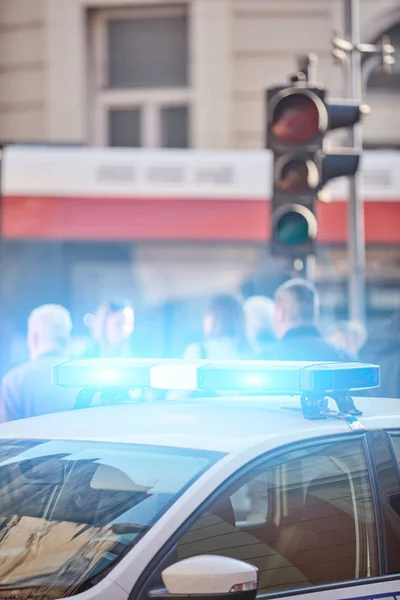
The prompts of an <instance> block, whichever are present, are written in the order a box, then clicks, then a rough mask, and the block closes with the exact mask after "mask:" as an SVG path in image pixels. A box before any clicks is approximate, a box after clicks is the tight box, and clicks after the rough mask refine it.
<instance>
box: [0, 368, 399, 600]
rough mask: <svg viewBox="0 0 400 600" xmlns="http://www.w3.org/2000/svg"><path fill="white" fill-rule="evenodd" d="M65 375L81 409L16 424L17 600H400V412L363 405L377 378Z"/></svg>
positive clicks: (5, 457)
mask: <svg viewBox="0 0 400 600" xmlns="http://www.w3.org/2000/svg"><path fill="white" fill-rule="evenodd" d="M54 381H55V383H56V384H58V385H62V386H69V387H74V388H77V392H78V394H77V407H81V408H80V409H77V410H74V411H70V412H68V413H59V414H53V415H47V416H42V417H37V418H35V419H27V420H22V421H19V422H10V423H6V424H4V425H2V426H1V427H0V599H1V598H7V599H12V598H19V599H20V598H29V599H32V598H41V599H46V600H47V599H49V600H52V599H55V598H65V597H75V596H76V597H79V598H82V600H83V599H85V598H87V599H104V600H105V599H107V600H110V599H113V600H127V599H130V600H152V599H154V600H155V599H164V600H174V599H180V600H185V599H189V598H191V599H193V598H199V599H202V600H207V599H209V600H211V599H212V600H253V599H254V598H272V597H273V598H292V597H293V598H294V597H296V598H297V599H307V600H314V599H317V598H318V600H325V599H326V600H330V599H335V600H336V599H347V598H349V599H350V598H365V599H367V598H368V599H372V598H396V597H398V596H400V580H399V573H400V467H399V464H400V405H399V401H397V400H387V399H377V398H372V397H370V398H363V397H362V396H361V394H360V390H365V389H369V388H374V387H377V386H379V369H378V367H376V366H373V365H362V364H356V363H352V364H340V363H322V364H314V363H285V362H283V363H270V362H218V361H217V362H205V361H199V362H196V363H187V362H184V361H156V360H105V361H102V360H96V361H92V360H88V361H73V362H69V363H65V364H62V365H59V366H58V367H56V368H55V372H54ZM138 389H141V390H150V391H151V390H158V392H159V391H160V390H172V389H173V390H181V391H183V392H184V391H188V390H192V391H194V392H195V393H194V394H187V395H186V397H184V398H182V399H180V400H170V399H169V396H168V395H163V394H161V395H160V393H158V395H157V394H156V395H155V396H154V397H153V398H152V397H151V395H150V399H144V400H143V396H139V400H135V395H134V394H133V395H132V393H131V392H130V390H138ZM218 390H223V392H220V393H218ZM227 390H230V394H231V395H229V394H228V393H227ZM84 406H86V408H83V407H84Z"/></svg>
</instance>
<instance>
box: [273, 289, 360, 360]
mask: <svg viewBox="0 0 400 600" xmlns="http://www.w3.org/2000/svg"><path fill="white" fill-rule="evenodd" d="M318 316H319V296H318V292H317V290H316V288H315V287H314V286H313V285H312V284H311V283H309V282H308V281H305V280H303V279H291V280H290V281H287V282H286V283H284V284H283V285H281V286H280V287H279V288H278V290H277V292H276V295H275V315H274V327H275V331H276V334H277V337H278V339H279V340H280V342H279V344H277V348H276V352H275V357H274V358H276V359H277V360H296V361H300V360H301V361H320V362H330V361H350V360H351V358H350V356H348V355H347V354H346V353H345V352H343V351H341V350H338V349H336V348H335V347H334V346H332V345H331V344H329V343H328V342H326V341H325V340H324V339H323V337H322V336H321V334H320V332H319V330H318V328H317V326H316V322H317V319H318Z"/></svg>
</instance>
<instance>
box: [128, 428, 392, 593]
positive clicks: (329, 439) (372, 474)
mask: <svg viewBox="0 0 400 600" xmlns="http://www.w3.org/2000/svg"><path fill="white" fill-rule="evenodd" d="M368 433H369V432H368V431H367V430H364V431H357V432H349V433H347V434H339V435H337V434H335V435H329V436H323V437H318V438H310V439H307V440H302V441H300V442H294V443H290V444H286V445H283V446H280V447H279V448H275V449H273V450H270V451H268V452H266V453H264V454H262V455H260V456H258V457H257V458H255V459H253V460H252V461H250V462H248V463H246V464H245V465H243V466H242V467H241V468H240V469H238V470H237V471H236V472H235V473H234V474H232V475H230V476H229V477H228V478H227V479H226V480H225V481H224V482H223V483H222V484H221V485H220V486H218V488H216V489H215V490H214V491H213V492H212V493H211V494H210V495H209V496H208V498H207V499H206V500H205V501H204V502H202V503H201V504H200V505H199V506H197V507H196V509H195V510H194V511H193V513H192V514H191V515H190V517H189V518H188V519H186V520H185V522H184V523H182V524H181V525H180V526H179V527H178V528H177V530H176V531H175V532H174V534H173V535H172V536H171V537H170V539H169V540H168V541H167V542H166V543H165V544H164V545H163V547H162V549H161V550H159V551H158V552H157V553H156V555H155V556H154V557H153V559H152V560H151V561H150V562H149V564H148V565H147V567H146V568H145V569H144V571H143V572H142V573H141V575H140V576H139V578H138V580H137V581H136V583H135V585H134V587H133V589H132V591H131V593H130V594H129V600H148V598H149V595H148V592H149V591H150V590H152V589H155V587H156V585H155V583H152V580H153V581H154V580H155V579H156V577H159V578H160V574H161V572H162V570H163V569H164V568H166V567H167V566H169V565H170V564H171V556H172V555H173V554H174V549H175V547H176V542H177V540H178V539H179V538H180V537H181V536H182V535H183V534H184V533H185V532H186V531H187V530H188V529H189V528H190V527H191V526H192V524H193V523H195V521H196V520H197V519H198V518H199V517H200V516H201V514H202V513H204V512H205V511H206V510H207V508H208V507H209V506H211V505H212V504H213V503H214V502H215V500H217V499H218V497H219V496H220V495H222V494H223V493H224V492H226V491H227V490H228V489H229V488H230V487H231V486H232V485H234V484H235V483H236V482H237V481H238V480H240V479H241V478H243V477H244V476H245V475H246V474H247V473H249V472H250V471H252V470H254V469H256V468H258V467H260V466H261V465H263V464H264V463H266V462H267V461H270V460H274V459H279V457H280V456H283V455H285V454H287V453H288V452H291V451H296V450H304V449H307V448H310V447H313V446H322V445H324V444H329V443H340V442H341V441H353V440H354V441H356V440H361V442H362V447H363V451H364V457H365V463H366V469H367V473H368V474H369V481H370V487H371V502H372V509H373V513H374V516H375V519H376V523H377V524H378V523H379V518H380V514H381V512H382V507H381V501H380V494H379V488H378V480H377V474H376V471H375V468H374V463H373V457H372V452H371V447H370V441H369V436H368ZM166 514H168V513H166ZM376 543H377V551H378V575H377V576H374V577H367V578H360V579H355V580H353V581H345V582H335V583H330V584H324V585H318V586H317V585H313V586H309V587H301V588H294V589H293V590H282V591H280V592H267V593H262V594H257V596H256V598H257V600H264V599H269V598H286V597H291V596H298V595H300V594H307V593H315V592H325V591H326V592H328V591H330V590H335V589H343V588H350V587H355V586H360V585H365V584H371V583H379V582H382V581H385V580H387V581H388V580H389V581H390V580H391V579H396V578H397V579H398V574H397V575H396V576H393V575H391V576H389V575H387V574H385V573H383V572H382V567H383V564H384V561H383V556H382V551H384V548H385V546H384V544H385V538H383V539H382V530H381V528H379V527H378V526H377V527H376ZM167 561H169V562H167ZM172 562H174V561H172Z"/></svg>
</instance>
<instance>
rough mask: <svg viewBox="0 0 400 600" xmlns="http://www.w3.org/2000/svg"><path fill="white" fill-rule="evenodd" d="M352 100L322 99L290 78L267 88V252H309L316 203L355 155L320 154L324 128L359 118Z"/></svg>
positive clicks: (351, 168) (353, 166)
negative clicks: (269, 156)
mask: <svg viewBox="0 0 400 600" xmlns="http://www.w3.org/2000/svg"><path fill="white" fill-rule="evenodd" d="M362 112H363V110H362V107H361V106H359V105H358V104H356V103H353V102H346V101H343V102H340V103H328V102H327V100H326V92H325V89H324V88H323V87H322V86H316V85H312V86H311V85H308V84H307V83H306V82H304V81H301V80H300V81H297V82H296V81H293V84H292V85H291V86H290V87H287V86H276V87H273V88H269V89H268V90H267V144H266V147H267V148H268V149H270V150H272V151H273V153H274V160H273V195H272V203H271V252H272V253H273V254H278V255H280V256H288V257H290V258H293V259H295V258H304V257H306V256H307V255H310V254H313V253H314V250H315V240H316V238H317V233H318V223H317V219H316V202H317V199H318V193H319V192H320V190H321V189H322V188H323V187H324V185H325V184H326V183H327V182H328V181H329V180H330V179H333V178H335V177H341V176H344V175H354V174H355V172H356V171H357V169H358V164H359V153H358V152H355V151H354V150H351V149H346V150H338V151H337V152H332V153H331V152H329V153H327V152H324V141H325V136H326V134H327V132H328V131H330V130H333V129H337V128H342V127H350V126H351V125H353V124H355V123H357V122H358V121H359V120H360V117H361V114H362Z"/></svg>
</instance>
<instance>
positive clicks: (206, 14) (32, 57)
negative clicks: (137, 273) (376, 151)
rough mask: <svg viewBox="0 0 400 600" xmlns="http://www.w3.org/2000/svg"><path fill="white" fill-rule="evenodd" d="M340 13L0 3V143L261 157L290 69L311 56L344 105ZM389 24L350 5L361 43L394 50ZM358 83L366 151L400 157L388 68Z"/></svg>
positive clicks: (153, 3)
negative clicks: (387, 44)
mask: <svg viewBox="0 0 400 600" xmlns="http://www.w3.org/2000/svg"><path fill="white" fill-rule="evenodd" d="M342 5H343V3H342V2H341V0H304V1H302V2H301V3H299V2H298V0H2V1H1V3H0V141H1V142H3V143H4V142H7V141H51V142H62V143H63V142H71V143H78V144H81V143H82V144H87V143H89V144H95V145H117V146H136V147H137V146H143V147H159V146H161V147H194V148H240V149H245V148H249V149H255V148H261V147H262V146H263V143H264V140H263V138H264V127H263V122H264V94H263V91H264V89H265V88H266V87H267V86H268V85H271V84H280V83H283V82H285V81H286V79H287V77H288V75H289V74H291V73H292V72H293V71H294V70H295V69H296V57H297V56H299V55H301V54H304V53H307V52H315V53H316V54H317V55H318V58H319V77H318V78H319V80H320V81H321V83H324V84H325V85H326V86H327V87H328V89H329V92H330V94H331V96H332V97H339V96H342V95H343V92H344V88H345V73H344V72H343V69H342V68H340V67H339V66H335V65H334V62H333V59H332V55H331V38H332V32H333V30H335V29H336V30H340V29H341V28H342V25H343V11H342V8H343V6H342ZM399 23H400V2H399V0H385V2H374V1H372V0H361V29H362V38H363V41H365V42H373V41H375V40H377V39H378V38H379V36H380V35H381V34H383V33H385V32H387V31H389V32H390V33H391V34H392V36H393V39H394V41H396V40H397V41H400V33H399V31H400V26H399V25H398V24H399ZM399 62H400V61H399ZM369 70H370V69H369V68H366V71H365V72H366V73H367V72H369ZM365 83H366V85H365V97H364V99H365V100H366V101H367V102H368V103H369V104H370V105H371V107H372V113H371V115H370V116H368V118H367V119H366V120H365V127H364V139H365V142H366V144H368V146H378V147H379V146H392V147H393V146H396V145H398V144H399V141H398V140H399V139H400V121H399V119H397V112H396V109H397V98H396V92H398V91H399V89H400V66H399V64H398V65H397V66H396V67H395V72H394V73H393V74H392V75H385V74H380V73H373V74H372V76H371V77H370V78H369V82H368V83H367V82H365Z"/></svg>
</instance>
